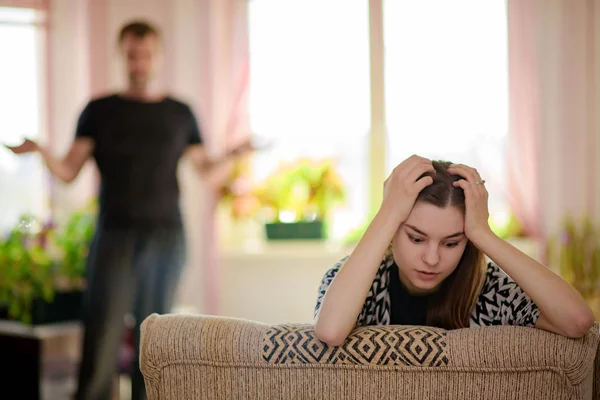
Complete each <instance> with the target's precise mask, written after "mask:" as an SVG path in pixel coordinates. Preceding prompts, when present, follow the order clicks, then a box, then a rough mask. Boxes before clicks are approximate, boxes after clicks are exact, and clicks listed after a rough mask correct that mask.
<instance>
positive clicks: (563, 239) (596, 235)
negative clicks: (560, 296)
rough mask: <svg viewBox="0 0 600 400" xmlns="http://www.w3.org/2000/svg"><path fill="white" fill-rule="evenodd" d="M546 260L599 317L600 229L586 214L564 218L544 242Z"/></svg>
mask: <svg viewBox="0 0 600 400" xmlns="http://www.w3.org/2000/svg"><path fill="white" fill-rule="evenodd" d="M548 259H549V261H550V265H551V266H552V267H553V268H555V269H556V270H557V272H558V273H559V274H560V275H561V276H562V277H563V278H564V279H565V280H566V281H567V282H569V283H570V284H571V285H572V286H573V287H575V289H577V290H578V291H579V293H580V294H581V295H582V296H583V298H584V299H585V300H586V301H587V302H588V304H590V306H591V307H592V309H593V310H594V313H595V315H596V318H598V319H600V228H599V227H597V226H594V224H593V222H592V220H591V219H590V218H589V217H583V218H580V219H575V218H573V217H572V216H568V217H566V218H565V220H564V223H563V226H562V228H561V230H560V231H559V232H558V233H557V234H556V235H554V236H553V237H552V238H550V240H549V242H548Z"/></svg>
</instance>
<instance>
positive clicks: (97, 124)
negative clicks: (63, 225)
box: [10, 22, 252, 400]
mask: <svg viewBox="0 0 600 400" xmlns="http://www.w3.org/2000/svg"><path fill="white" fill-rule="evenodd" d="M160 45H161V43H160V35H159V32H158V30H157V29H156V28H154V27H153V26H151V25H150V24H147V23H145V22H132V23H130V24H127V25H126V26H124V27H123V28H122V30H121V32H120V35H119V47H120V50H121V53H122V55H123V57H124V58H125V61H126V62H125V64H126V66H127V74H128V86H127V88H126V90H125V91H124V92H122V93H118V94H114V95H111V96H107V97H103V98H99V99H95V100H93V101H91V102H90V103H88V105H87V106H86V107H85V109H84V110H83V112H82V113H81V115H80V117H79V121H78V124H77V131H76V135H75V140H74V142H73V144H72V146H71V148H70V149H69V151H68V153H67V155H66V156H65V157H64V158H63V159H58V158H55V157H54V156H53V155H52V154H50V152H49V151H48V150H47V149H46V148H44V147H42V146H40V145H38V144H37V143H35V142H32V141H29V140H27V141H25V143H23V144H22V145H20V146H18V147H12V148H10V149H11V150H12V151H13V152H15V153H17V154H23V153H29V152H34V151H37V152H39V153H40V154H41V155H42V157H43V159H44V161H45V163H46V165H47V167H48V169H49V170H50V172H51V173H52V174H53V175H54V176H55V177H57V178H59V179H61V180H62V181H64V182H71V181H73V180H74V179H75V178H76V177H77V175H78V174H79V172H80V170H81V168H82V166H83V165H84V163H85V162H86V160H88V159H89V158H90V157H91V156H93V157H94V158H95V160H96V164H97V166H98V169H99V172H100V177H101V186H100V195H99V203H100V204H99V216H98V226H97V231H96V234H95V237H94V240H93V243H92V246H91V248H90V253H89V256H88V271H87V274H88V276H87V282H88V287H87V293H86V297H85V303H84V325H85V335H84V344H83V359H82V364H81V368H80V379H79V387H78V391H77V398H78V399H85V400H96V399H102V400H104V399H110V398H111V394H112V384H113V378H114V376H115V374H116V367H117V363H118V354H119V347H120V343H121V333H122V328H123V319H124V315H125V314H126V313H128V312H130V310H133V313H134V316H135V318H136V322H137V327H136V338H137V343H136V348H137V349H138V350H139V324H140V323H141V321H142V320H143V319H144V318H145V317H146V316H148V315H149V314H151V313H154V312H156V313H166V312H169V311H170V309H171V306H172V304H173V299H174V294H175V290H176V287H177V283H178V278H179V275H180V271H181V268H182V266H183V262H184V237H183V228H182V221H181V215H180V210H179V188H178V184H177V177H176V170H177V164H178V161H179V159H180V157H181V156H183V155H184V154H185V155H186V156H188V157H189V158H190V159H191V161H192V162H193V163H194V165H195V167H196V168H197V170H198V172H199V173H200V175H201V177H202V178H204V179H205V180H206V181H207V182H208V183H209V184H210V185H212V186H213V187H218V186H219V185H220V184H221V182H223V180H224V179H225V178H227V177H228V176H229V174H230V172H231V170H232V164H233V159H234V158H235V157H236V156H237V155H239V154H240V153H243V152H246V151H250V150H252V148H251V146H250V145H249V143H245V144H243V145H242V146H240V147H238V148H237V149H235V150H234V151H232V152H230V153H229V154H228V155H226V156H225V157H223V158H222V159H220V160H211V159H210V158H209V157H208V156H207V153H206V151H205V149H204V148H203V146H202V136H201V135H200V132H199V129H198V126H197V123H196V120H195V118H194V115H193V113H192V111H191V110H190V108H189V107H188V106H187V105H185V104H184V103H181V102H179V101H177V100H175V99H173V98H171V97H169V96H165V95H161V94H158V93H155V92H153V91H152V90H151V89H150V83H151V81H152V77H153V73H154V72H155V70H156V69H157V67H158V65H159V62H160V55H161V51H160V50H161V49H160V47H161V46H160ZM135 363H136V365H135V369H134V376H133V378H132V399H133V400H138V399H142V398H145V390H144V381H143V377H142V375H141V373H140V371H139V361H138V356H137V355H136V356H135Z"/></svg>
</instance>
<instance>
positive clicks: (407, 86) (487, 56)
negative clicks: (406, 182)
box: [384, 0, 508, 213]
mask: <svg viewBox="0 0 600 400" xmlns="http://www.w3.org/2000/svg"><path fill="white" fill-rule="evenodd" d="M505 7H506V5H505V2H504V1H502V0H488V1H481V0H453V1H447V0H420V1H414V0H387V1H384V31H385V36H384V38H385V80H386V85H385V92H386V114H387V124H388V154H387V166H388V168H387V169H388V171H391V169H392V168H393V167H395V166H396V165H397V164H398V163H400V162H401V161H402V160H404V159H405V158H407V157H408V156H410V155H411V154H419V155H422V156H425V157H428V158H434V159H447V160H450V161H453V162H457V163H463V164H468V165H471V166H473V167H476V168H477V169H478V170H479V171H480V173H481V175H482V177H483V178H484V179H485V180H486V182H487V183H486V186H487V187H488V190H489V191H490V210H491V211H492V212H493V213H500V212H503V211H505V210H506V209H507V204H506V197H505V170H506V160H505V155H506V137H507V130H508V64H507V63H508V61H507V58H508V53H507V28H506V24H507V22H506V9H505Z"/></svg>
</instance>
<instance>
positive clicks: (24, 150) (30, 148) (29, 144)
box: [4, 139, 40, 155]
mask: <svg viewBox="0 0 600 400" xmlns="http://www.w3.org/2000/svg"><path fill="white" fill-rule="evenodd" d="M4 147H6V148H7V149H9V150H10V151H12V152H13V153H15V154H18V155H21V154H28V153H34V152H36V151H39V149H40V147H39V146H38V144H37V143H36V142H34V141H33V140H29V139H25V141H24V142H23V143H22V144H20V145H18V146H8V145H6V144H5V145H4Z"/></svg>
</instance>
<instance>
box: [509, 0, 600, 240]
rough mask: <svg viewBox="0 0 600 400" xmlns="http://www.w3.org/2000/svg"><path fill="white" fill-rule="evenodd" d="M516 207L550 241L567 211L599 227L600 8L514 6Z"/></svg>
mask: <svg viewBox="0 0 600 400" xmlns="http://www.w3.org/2000/svg"><path fill="white" fill-rule="evenodd" d="M508 11H509V12H508V16H509V19H508V21H509V30H508V32H509V49H510V55H511V69H510V72H511V74H510V81H511V85H510V87H511V129H510V141H509V143H510V148H509V151H510V154H511V155H512V157H513V158H512V160H513V161H511V164H512V167H513V168H512V170H511V174H510V176H509V183H510V189H511V204H512V205H513V207H514V209H515V210H517V211H518V213H519V215H520V216H521V217H522V219H523V220H524V221H526V222H527V224H528V226H529V229H530V230H531V231H532V232H534V233H538V234H539V236H540V237H541V238H542V239H543V238H547V237H548V236H549V235H553V234H555V233H556V232H557V231H558V230H559V229H560V225H561V222H562V220H563V218H564V217H566V216H567V215H568V214H571V215H573V216H581V215H584V214H587V215H589V216H591V217H592V218H593V219H594V220H595V221H596V222H597V223H599V222H600V124H599V122H600V121H598V118H599V117H598V115H600V114H599V111H600V77H599V76H598V70H599V68H600V23H598V21H600V6H598V5H597V4H596V2H594V1H577V2H571V1H567V0H549V1H545V2H535V1H518V2H517V1H515V2H512V1H511V2H508Z"/></svg>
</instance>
